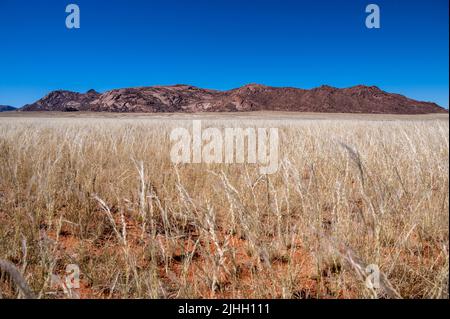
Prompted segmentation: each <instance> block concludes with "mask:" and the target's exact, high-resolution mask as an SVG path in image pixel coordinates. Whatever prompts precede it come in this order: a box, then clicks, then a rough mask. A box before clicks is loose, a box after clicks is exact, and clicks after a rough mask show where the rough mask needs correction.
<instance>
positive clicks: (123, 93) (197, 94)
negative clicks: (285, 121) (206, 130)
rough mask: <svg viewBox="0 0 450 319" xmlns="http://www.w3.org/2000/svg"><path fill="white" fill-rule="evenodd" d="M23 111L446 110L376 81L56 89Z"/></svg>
mask: <svg viewBox="0 0 450 319" xmlns="http://www.w3.org/2000/svg"><path fill="white" fill-rule="evenodd" d="M22 111H65V112H68V111H94V112H150V113H157V112H240V111H296V112H330V113H378V114H383V113H389V114H425V113H447V112H448V111H447V110H446V109H444V108H442V107H440V106H439V105H437V104H435V103H430V102H420V101H415V100H412V99H409V98H407V97H405V96H402V95H399V94H392V93H387V92H385V91H382V90H380V89H379V88H377V87H375V86H363V85H358V86H354V87H350V88H345V89H338V88H333V87H330V86H321V87H318V88H314V89H311V90H304V89H297V88H278V87H269V86H264V85H259V84H249V85H246V86H243V87H241V88H237V89H233V90H229V91H216V90H208V89H201V88H197V87H194V86H189V85H174V86H153V87H142V88H127V89H117V90H111V91H108V92H105V93H103V94H100V93H98V92H96V91H94V90H90V91H88V92H86V93H84V94H82V93H75V92H70V91H54V92H52V93H50V94H49V95H47V96H46V97H44V98H43V99H41V100H39V101H37V102H35V103H33V104H29V105H25V106H24V107H23V108H22Z"/></svg>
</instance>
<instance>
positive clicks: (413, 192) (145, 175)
mask: <svg viewBox="0 0 450 319" xmlns="http://www.w3.org/2000/svg"><path fill="white" fill-rule="evenodd" d="M189 125H190V122H189V121H188V118H187V117H184V118H183V119H177V120H174V119H171V118H169V117H167V118H164V117H158V118H157V120H155V119H152V118H151V117H150V118H135V119H133V118H130V117H126V118H116V119H113V118H88V117H86V118H82V117H81V118H71V119H69V118H44V117H41V118H14V117H9V118H0V259H3V260H9V261H10V262H12V263H13V264H14V265H15V266H16V268H17V270H18V271H20V273H21V274H22V275H23V277H24V278H25V280H26V281H27V282H28V284H29V286H30V287H31V289H32V290H33V291H34V292H35V294H36V295H37V296H38V297H39V298H64V295H63V294H62V293H61V291H59V292H58V291H55V288H54V287H52V286H51V274H52V273H54V274H62V273H63V272H64V269H65V266H66V265H67V264H77V265H79V267H80V269H81V272H82V277H81V278H82V280H81V288H80V294H81V296H82V297H85V298H220V297H224V298H244V297H246V298H372V297H400V296H401V297H403V298H448V276H449V251H448V246H449V189H448V186H449V167H448V165H449V133H448V129H449V122H448V117H442V118H440V119H439V118H438V119H428V120H426V119H421V118H417V120H411V119H408V120H399V119H393V120H392V121H380V120H376V121H371V120H370V119H369V118H366V119H359V120H352V119H350V118H344V119H333V118H330V119H329V120H312V119H309V120H298V119H295V118H293V119H292V120H283V121H280V120H263V119H246V118H239V117H238V118H234V120H233V121H229V120H227V118H226V117H210V118H208V120H207V121H205V122H204V125H205V126H209V125H214V126H219V127H222V126H238V127H247V126H257V127H274V126H276V127H280V143H281V147H280V150H281V154H280V155H281V160H282V164H281V167H280V169H279V171H278V172H277V173H276V174H273V175H270V176H262V175H260V174H259V170H258V168H257V167H255V166H253V165H222V164H220V165H219V164H215V165H206V164H191V165H180V166H178V167H174V166H173V164H172V163H171V161H170V158H169V154H170V142H169V132H170V130H171V128H172V127H178V126H185V127H189ZM367 264H376V265H378V266H379V268H380V270H381V271H382V272H383V275H382V285H381V288H380V289H369V288H367V287H366V285H365V283H364V268H365V266H366V265H367ZM0 291H1V295H2V296H3V297H6V298H16V297H21V296H22V293H21V291H20V289H18V288H17V287H16V286H15V284H14V280H13V279H12V278H11V276H10V275H9V274H7V273H6V271H4V272H3V273H1V274H0Z"/></svg>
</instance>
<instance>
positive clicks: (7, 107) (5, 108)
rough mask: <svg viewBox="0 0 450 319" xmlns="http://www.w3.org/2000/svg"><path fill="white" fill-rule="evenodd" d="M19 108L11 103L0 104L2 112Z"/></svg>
mask: <svg viewBox="0 0 450 319" xmlns="http://www.w3.org/2000/svg"><path fill="white" fill-rule="evenodd" d="M15 110H17V109H16V108H15V107H12V106H9V105H0V112H8V111H15Z"/></svg>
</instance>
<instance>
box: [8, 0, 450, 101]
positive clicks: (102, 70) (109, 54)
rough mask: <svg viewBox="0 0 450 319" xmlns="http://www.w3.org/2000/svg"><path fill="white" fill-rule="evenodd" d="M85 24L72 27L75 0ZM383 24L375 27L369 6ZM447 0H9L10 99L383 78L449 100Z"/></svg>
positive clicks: (394, 86) (417, 94)
mask: <svg viewBox="0 0 450 319" xmlns="http://www.w3.org/2000/svg"><path fill="white" fill-rule="evenodd" d="M69 3H76V4H78V5H79V6H80V9H81V29H79V30H69V29H67V28H66V27H65V18H66V15H67V14H66V13H65V7H66V5H67V4H69ZM369 3H376V4H378V5H379V6H380V8H381V29H378V30H375V29H367V28H366V27H365V23H364V21H365V17H366V13H365V6H366V5H367V4H369ZM448 10H449V5H448V0H433V1H429V0H420V1H419V0H389V1H385V0H383V1H381V0H367V1H362V0H355V1H351V0H341V1H339V0H304V1H302V0H291V1H287V0H286V1H284V0H248V1H243V0H239V1H237V0H201V1H200V0H190V1H187V0H185V1H181V0H171V1H168V0H164V1H163V0H161V1H152V0H145V1H144V0H141V1H139V0H127V1H125V0H121V1H119V0H109V1H106V0H95V1H94V0H69V1H63V0H54V1H50V0H27V1H23V0H0V104H9V105H13V106H22V105H23V104H25V103H29V102H32V101H34V100H36V99H38V98H40V97H42V96H43V95H44V94H46V93H48V92H49V91H51V90H55V89H67V90H74V91H82V92H83V91H87V90H88V89H90V88H94V89H96V90H98V91H105V90H108V89H112V88H119V87H132V86H150V85H157V84H177V83H186V84H192V85H196V86H200V87H206V88H215V89H230V88H234V87H238V86H241V85H243V84H246V83H253V82H256V83H261V84H266V85H273V86H295V87H301V88H312V87H316V86H319V85H322V84H328V85H332V86H336V87H347V86H352V85H356V84H367V85H377V86H379V87H381V88H382V89H385V90H387V91H390V92H397V93H402V94H405V95H407V96H410V97H413V98H416V99H420V100H426V101H434V102H437V103H438V104H440V105H442V106H445V107H448V103H449V102H448V99H449V97H448V86H449V73H448V67H449V60H448V59H449V34H448V27H449V17H448Z"/></svg>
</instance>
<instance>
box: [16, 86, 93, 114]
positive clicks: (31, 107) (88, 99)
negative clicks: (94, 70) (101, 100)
mask: <svg viewBox="0 0 450 319" xmlns="http://www.w3.org/2000/svg"><path fill="white" fill-rule="evenodd" d="M99 96H100V93H98V92H96V91H94V90H89V91H87V92H86V93H85V94H83V93H76V92H71V91H53V92H51V93H50V94H48V95H47V96H45V97H44V98H42V99H40V100H39V101H37V102H35V103H33V104H27V105H25V106H24V107H23V108H22V111H60V112H75V111H90V110H91V108H92V107H93V106H94V105H93V104H92V102H93V101H94V100H96V99H97V98H98V97H99Z"/></svg>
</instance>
